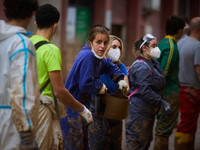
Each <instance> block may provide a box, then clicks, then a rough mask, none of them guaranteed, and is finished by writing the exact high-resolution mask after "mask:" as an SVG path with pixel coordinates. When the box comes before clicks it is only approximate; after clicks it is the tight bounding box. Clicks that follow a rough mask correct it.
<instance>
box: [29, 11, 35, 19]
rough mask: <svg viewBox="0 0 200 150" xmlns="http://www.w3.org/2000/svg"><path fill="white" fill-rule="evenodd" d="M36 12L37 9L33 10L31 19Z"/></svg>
mask: <svg viewBox="0 0 200 150" xmlns="http://www.w3.org/2000/svg"><path fill="white" fill-rule="evenodd" d="M35 12H36V11H33V12H32V13H31V17H30V18H31V19H32V17H33V15H35Z"/></svg>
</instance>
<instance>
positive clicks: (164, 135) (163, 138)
mask: <svg viewBox="0 0 200 150" xmlns="http://www.w3.org/2000/svg"><path fill="white" fill-rule="evenodd" d="M163 99H164V100H165V101H166V102H167V103H169V104H170V105H171V108H172V110H173V113H174V114H173V115H172V116H167V115H166V114H165V112H164V110H163V109H160V111H159V112H158V114H157V125H156V128H155V130H156V133H155V142H154V150H168V149H169V148H168V146H169V136H170V135H171V134H172V131H173V129H174V127H175V126H176V124H177V119H178V113H179V102H180V101H179V99H180V94H172V97H171V98H170V99H169V98H167V97H164V98H163Z"/></svg>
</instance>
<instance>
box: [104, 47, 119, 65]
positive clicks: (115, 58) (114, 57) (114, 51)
mask: <svg viewBox="0 0 200 150" xmlns="http://www.w3.org/2000/svg"><path fill="white" fill-rule="evenodd" d="M107 55H108V57H109V58H110V59H112V62H116V61H118V60H119V57H120V49H119V48H117V49H110V50H109V51H108V54H107Z"/></svg>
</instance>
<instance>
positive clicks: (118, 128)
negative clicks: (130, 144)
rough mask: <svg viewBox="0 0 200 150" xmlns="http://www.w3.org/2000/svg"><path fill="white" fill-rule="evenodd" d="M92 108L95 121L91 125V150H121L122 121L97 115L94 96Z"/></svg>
mask: <svg viewBox="0 0 200 150" xmlns="http://www.w3.org/2000/svg"><path fill="white" fill-rule="evenodd" d="M90 110H91V112H92V114H93V122H92V123H91V124H90V125H89V139H90V140H89V148H90V150H121V142H122V121H121V120H110V119H105V118H99V117H97V116H95V100H94V98H92V100H91V104H90Z"/></svg>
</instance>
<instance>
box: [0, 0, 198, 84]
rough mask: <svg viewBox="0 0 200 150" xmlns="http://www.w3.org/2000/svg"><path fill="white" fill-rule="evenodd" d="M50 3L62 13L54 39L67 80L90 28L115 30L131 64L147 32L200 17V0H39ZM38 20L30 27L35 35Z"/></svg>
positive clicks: (159, 35)
mask: <svg viewBox="0 0 200 150" xmlns="http://www.w3.org/2000/svg"><path fill="white" fill-rule="evenodd" d="M45 3H50V4H52V5H54V6H55V7H57V8H58V9H59V10H60V13H61V19H60V22H59V26H58V31H57V33H56V35H55V37H54V39H53V41H52V42H53V43H55V44H56V45H57V46H58V47H59V48H60V49H61V53H62V60H63V65H62V70H63V77H64V80H65V79H66V78H67V74H68V72H69V70H70V67H71V65H72V64H73V61H74V60H75V57H76V55H77V54H78V52H79V51H80V50H81V48H82V46H83V45H84V44H85V42H86V38H87V35H88V31H89V28H90V26H92V25H94V24H101V25H104V26H106V27H108V28H110V29H111V34H113V35H116V36H118V37H120V38H121V39H122V40H123V42H124V46H125V53H124V56H123V58H122V62H123V63H124V64H125V65H131V64H132V62H133V61H134V55H133V53H132V48H133V45H134V41H135V40H137V39H138V38H139V37H141V36H143V35H144V34H146V33H150V34H153V35H154V36H156V37H157V40H158V42H159V41H160V40H161V39H162V38H163V37H164V36H165V22H166V20H167V18H168V17H169V16H171V15H179V16H183V15H184V16H188V17H189V18H190V19H191V18H193V17H196V16H200V0H57V1H55V0H39V4H40V5H42V4H45ZM0 19H4V20H5V19H6V18H5V15H4V12H3V1H2V0H1V1H0ZM34 20H35V19H34V18H33V19H32V22H31V24H30V25H29V27H28V30H29V31H32V32H33V34H35V32H36V28H35V26H34V24H33V22H34Z"/></svg>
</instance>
